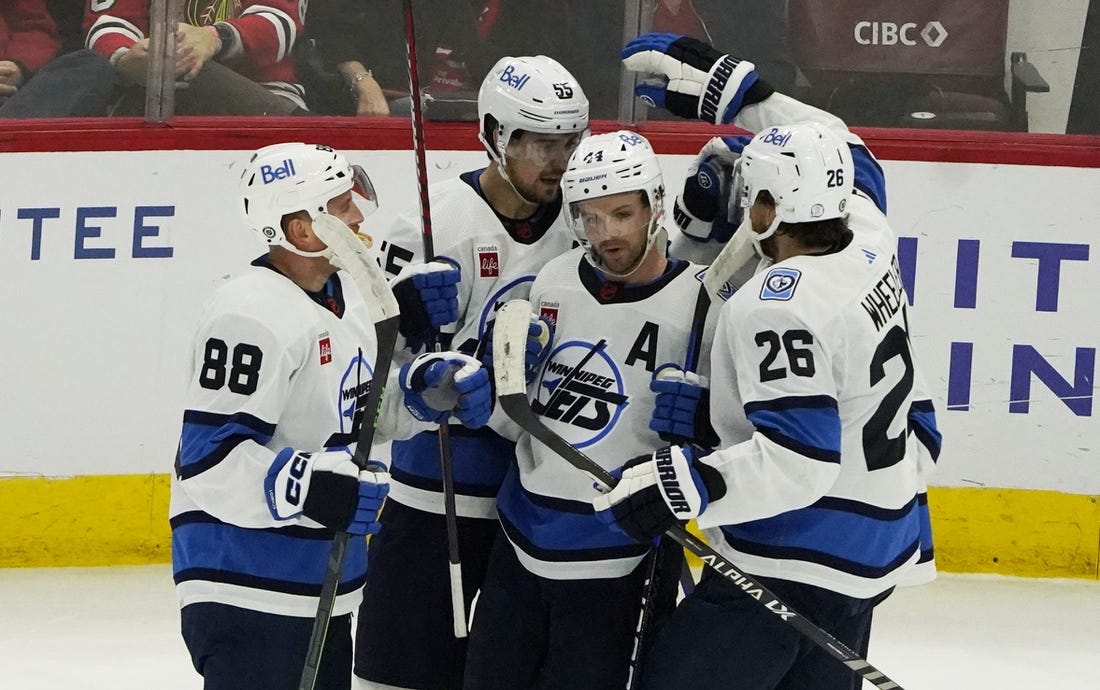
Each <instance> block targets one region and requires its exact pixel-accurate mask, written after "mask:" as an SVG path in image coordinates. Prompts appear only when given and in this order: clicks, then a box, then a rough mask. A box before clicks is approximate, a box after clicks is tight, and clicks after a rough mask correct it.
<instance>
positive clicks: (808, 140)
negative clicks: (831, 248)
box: [737, 122, 855, 242]
mask: <svg viewBox="0 0 1100 690" xmlns="http://www.w3.org/2000/svg"><path fill="white" fill-rule="evenodd" d="M737 167H738V172H739V174H740V177H741V206H742V207H743V208H745V209H748V208H750V207H751V206H752V205H753V204H754V203H755V202H756V198H757V196H758V195H759V194H760V192H763V191H766V192H769V193H770V194H771V195H772V198H773V199H775V221H774V222H773V223H772V225H771V227H770V228H768V231H767V232H765V233H763V234H759V235H756V236H755V237H754V238H753V239H754V240H756V241H757V242H759V240H763V239H765V238H767V237H770V236H771V235H773V234H775V231H776V229H777V228H778V227H779V224H780V223H808V222H814V221H819V220H828V219H830V218H844V217H845V216H846V215H847V213H846V212H847V208H848V201H849V198H850V197H851V196H852V189H853V182H854V179H855V167H854V165H853V163H852V152H851V151H850V150H849V149H848V144H847V142H845V141H844V140H843V139H841V138H840V137H839V136H837V135H836V134H835V133H834V132H833V131H832V130H830V129H829V128H827V127H825V126H824V125H822V124H819V123H817V122H803V123H797V124H792V125H784V126H779V127H771V128H769V129H767V130H766V131H763V132H760V133H759V134H757V135H756V136H755V137H753V139H752V141H750V142H749V144H748V145H747V146H746V147H745V150H744V151H743V152H742V153H741V158H740V160H739V161H738V166H737Z"/></svg>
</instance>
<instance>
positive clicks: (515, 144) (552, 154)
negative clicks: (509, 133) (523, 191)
mask: <svg viewBox="0 0 1100 690" xmlns="http://www.w3.org/2000/svg"><path fill="white" fill-rule="evenodd" d="M583 138H584V133H583V132H576V133H573V134H538V133H535V132H527V133H525V134H524V135H523V136H519V137H515V136H513V137H512V141H510V142H509V143H508V148H507V149H506V151H505V155H507V157H508V158H510V159H512V160H514V161H518V162H523V163H530V164H532V165H537V166H539V167H540V168H541V167H546V166H548V165H551V164H553V163H557V164H558V165H559V166H560V167H561V168H562V169H563V170H564V169H565V166H566V164H567V163H568V162H569V157H570V156H572V155H573V152H574V151H576V150H577V146H579V145H580V143H581V139H583Z"/></svg>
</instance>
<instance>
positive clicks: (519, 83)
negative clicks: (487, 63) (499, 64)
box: [500, 65, 531, 91]
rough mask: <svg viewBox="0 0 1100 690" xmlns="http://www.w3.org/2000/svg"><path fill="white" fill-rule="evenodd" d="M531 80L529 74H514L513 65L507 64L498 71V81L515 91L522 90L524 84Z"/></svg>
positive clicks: (514, 68)
mask: <svg viewBox="0 0 1100 690" xmlns="http://www.w3.org/2000/svg"><path fill="white" fill-rule="evenodd" d="M530 80H531V75H530V74H516V67H515V65H508V66H507V67H505V68H504V71H503V72H501V73H500V81H501V82H502V83H504V84H507V85H508V86H511V87H512V88H513V89H515V90H516V91H522V90H523V86H524V84H526V83H527V82H528V81H530Z"/></svg>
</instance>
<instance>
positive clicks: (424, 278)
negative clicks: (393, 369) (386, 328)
mask: <svg viewBox="0 0 1100 690" xmlns="http://www.w3.org/2000/svg"><path fill="white" fill-rule="evenodd" d="M460 277H461V274H460V272H459V268H458V267H457V266H456V265H454V264H452V263H450V262H448V261H431V262H429V263H418V264H409V265H408V266H405V267H404V268H403V269H401V272H400V273H399V274H397V277H396V278H394V279H393V280H392V281H391V282H390V289H391V290H393V296H394V297H396V298H397V305H398V308H400V310H401V323H400V326H399V330H400V332H401V335H403V336H405V340H406V341H407V342H408V346H409V349H410V350H412V351H413V352H416V351H417V350H419V349H420V348H421V347H423V346H424V343H425V342H426V341H427V340H429V339H430V338H431V337H432V335H433V334H434V333H436V332H437V331H438V330H439V327H440V326H443V325H445V324H448V323H454V322H455V321H457V320H458V287H457V286H458V281H459V279H460Z"/></svg>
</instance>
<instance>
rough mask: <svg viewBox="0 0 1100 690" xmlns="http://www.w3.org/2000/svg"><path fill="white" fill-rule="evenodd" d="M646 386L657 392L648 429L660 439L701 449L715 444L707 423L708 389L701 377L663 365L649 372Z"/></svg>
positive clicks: (711, 427)
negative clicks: (649, 379)
mask: <svg viewBox="0 0 1100 690" xmlns="http://www.w3.org/2000/svg"><path fill="white" fill-rule="evenodd" d="M649 389H650V390H651V391H653V392H654V393H656V394H657V398H656V400H655V401H654V407H653V416H652V417H651V418H650V420H649V428H650V429H653V430H654V431H656V432H657V435H658V436H660V437H661V439H662V440H664V441H667V442H669V443H694V444H696V445H699V446H703V447H704V448H713V447H714V446H716V445H718V435H717V434H716V433H715V432H714V427H713V426H711V423H710V389H709V387H708V382H707V378H706V377H705V376H699V375H698V374H696V373H693V372H690V371H684V370H683V369H681V368H679V367H678V366H676V365H675V364H666V365H664V366H662V367H658V368H657V371H655V372H653V380H652V381H650V382H649Z"/></svg>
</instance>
